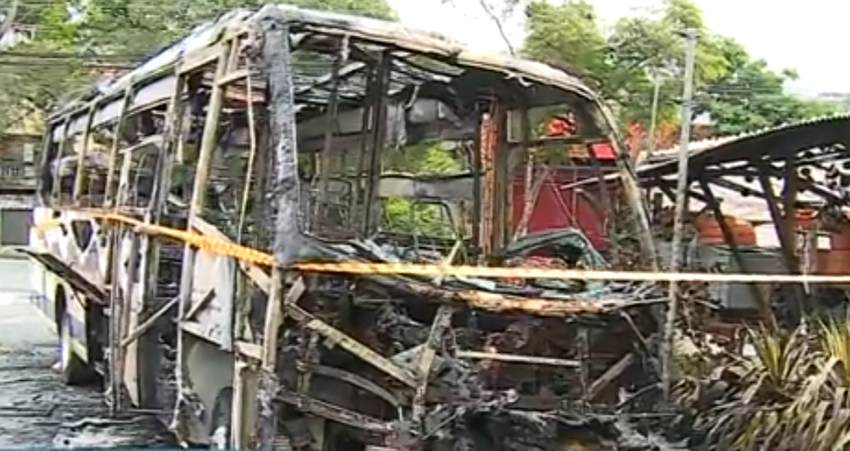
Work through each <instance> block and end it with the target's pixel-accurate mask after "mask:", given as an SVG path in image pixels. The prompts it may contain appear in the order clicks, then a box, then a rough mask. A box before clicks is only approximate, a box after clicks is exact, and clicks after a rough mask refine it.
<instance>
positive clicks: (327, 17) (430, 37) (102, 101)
mask: <svg viewBox="0 0 850 451" xmlns="http://www.w3.org/2000/svg"><path fill="white" fill-rule="evenodd" d="M269 21H275V22H278V23H289V24H293V23H294V24H298V25H302V26H305V27H308V28H313V29H315V31H322V32H324V33H328V34H342V35H349V36H354V37H357V38H360V39H362V40H364V41H369V42H374V43H376V44H383V45H386V46H389V47H392V48H394V49H397V50H398V51H410V52H414V53H418V54H423V55H428V56H432V57H434V58H436V59H440V60H445V61H450V62H451V63H452V64H456V65H458V66H462V67H468V68H476V69H483V70H487V71H493V72H501V73H502V74H504V75H505V77H506V78H520V79H523V80H525V81H531V82H537V83H540V84H543V85H549V86H553V87H555V88H559V89H562V90H564V91H569V92H572V93H574V94H577V95H578V96H580V97H582V98H583V99H584V100H585V101H587V102H588V103H590V104H593V105H595V106H596V109H598V110H599V112H600V113H601V114H602V115H603V116H604V119H605V120H604V121H602V122H604V123H606V128H608V127H607V124H611V123H613V122H612V121H611V115H610V112H609V111H608V110H607V108H606V107H605V103H604V101H603V99H602V97H601V96H600V95H599V94H597V93H596V92H595V91H594V90H593V89H591V88H590V87H589V86H587V85H586V84H585V83H584V82H583V81H581V80H580V79H579V78H577V77H575V76H573V75H570V74H568V73H566V72H564V71H562V70H559V69H555V68H553V67H551V66H548V65H546V64H543V63H539V62H535V61H530V60H524V59H520V58H516V57H513V56H511V55H508V54H505V53H499V52H486V51H485V52H482V51H477V50H474V49H471V48H470V47H468V46H466V45H464V44H463V43H461V42H459V41H457V40H454V39H451V38H448V37H446V36H444V35H441V34H439V33H435V32H430V31H426V30H420V29H415V28H410V27H406V26H404V25H402V24H400V23H397V22H389V21H383V20H378V19H372V18H368V17H361V16H354V15H349V14H340V13H332V12H326V11H316V10H308V9H302V8H297V7H294V6H291V5H266V6H264V7H263V8H262V9H260V10H259V11H256V12H252V11H249V10H245V9H237V10H233V11H230V12H228V13H226V14H224V15H223V16H222V17H220V18H219V19H218V20H214V21H211V22H207V23H204V24H202V25H199V26H198V27H196V28H195V29H194V30H193V31H192V32H191V33H190V34H189V36H187V37H186V38H184V39H182V40H180V41H178V42H177V43H176V44H174V45H172V46H170V47H168V48H166V49H164V50H162V51H161V52H159V53H158V54H156V55H155V56H153V57H151V58H149V59H148V60H147V61H146V62H144V63H143V64H142V65H140V66H139V67H137V68H136V69H134V70H132V71H130V72H128V73H127V74H125V75H123V76H122V77H120V78H118V79H117V80H115V81H114V82H112V83H109V84H107V85H105V86H97V87H95V88H94V89H91V90H89V94H88V95H84V96H81V97H78V98H76V99H74V100H70V101H67V102H65V103H64V105H62V106H60V107H59V108H57V109H55V110H54V111H53V112H51V114H50V116H49V118H48V123H51V124H53V123H56V122H64V121H66V120H68V118H69V117H70V118H71V123H70V124H68V130H67V131H68V133H69V135H73V134H76V133H79V132H81V131H82V130H83V129H84V128H85V126H86V121H87V119H86V112H87V111H89V110H90V109H91V108H92V107H95V108H96V111H95V112H94V118H93V121H92V126H98V125H102V124H105V123H108V122H110V121H112V120H115V119H117V117H118V116H119V114H120V111H121V106H122V105H121V104H122V97H123V95H124V92H125V91H126V90H127V89H130V88H135V91H136V92H134V93H133V101H132V108H139V107H141V106H144V105H148V104H152V103H155V102H160V101H164V100H167V99H168V98H169V96H170V95H171V93H172V92H173V89H174V86H175V83H176V77H175V76H173V75H174V73H173V68H174V67H175V66H176V65H177V64H179V62H180V61H181V60H182V59H183V58H184V57H186V56H188V55H191V54H193V53H195V52H199V51H201V50H203V49H205V48H209V47H210V46H212V45H214V44H215V43H216V42H217V41H218V40H219V39H220V37H221V36H222V35H223V34H225V33H227V32H234V31H236V32H239V31H241V30H245V31H248V30H250V29H252V28H258V26H259V25H260V24H262V23H264V22H265V23H267V22H269ZM612 132H614V133H616V132H615V131H614V130H603V133H606V134H607V133H612ZM62 135H63V130H61V128H59V127H57V128H55V129H54V130H53V132H52V138H53V140H56V141H58V140H61V139H62Z"/></svg>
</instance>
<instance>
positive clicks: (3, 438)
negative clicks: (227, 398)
mask: <svg viewBox="0 0 850 451" xmlns="http://www.w3.org/2000/svg"><path fill="white" fill-rule="evenodd" d="M26 266H27V265H26V263H25V262H10V261H7V260H2V259H0V313H2V314H0V449H2V448H23V447H26V448H31V447H49V448H66V449H74V448H89V449H91V448H101V449H109V448H124V447H132V448H162V447H168V445H169V443H167V436H166V435H165V434H164V433H163V431H162V430H161V428H160V427H159V425H158V424H157V423H156V421H155V420H152V419H150V418H146V417H126V418H121V419H114V420H113V419H109V418H108V416H107V415H108V413H107V412H106V408H105V406H104V404H103V397H102V396H101V394H100V392H99V390H96V389H90V390H89V389H81V388H70V387H66V386H65V385H64V384H63V383H62V382H61V381H60V380H59V377H58V376H57V375H56V374H54V373H52V372H51V371H50V366H51V365H52V364H53V363H54V361H55V357H56V354H57V351H56V338H55V336H54V334H53V332H52V331H51V328H50V326H49V323H48V322H47V320H46V319H44V318H43V317H42V316H40V314H39V313H38V312H37V311H36V310H35V308H34V307H32V306H31V305H30V304H29V303H28V302H27V297H28V295H30V294H31V291H30V290H29V289H27V286H26V285H25V284H24V282H22V281H23V280H26V279H25V277H27V276H26V275H25V273H26V272H27V270H28V268H27V267H26ZM13 276H14V277H13Z"/></svg>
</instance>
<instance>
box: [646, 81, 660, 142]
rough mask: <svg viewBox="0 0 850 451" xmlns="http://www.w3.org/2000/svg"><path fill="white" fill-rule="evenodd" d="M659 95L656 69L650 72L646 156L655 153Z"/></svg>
mask: <svg viewBox="0 0 850 451" xmlns="http://www.w3.org/2000/svg"><path fill="white" fill-rule="evenodd" d="M660 95H661V75H660V74H659V73H658V71H653V74H652V111H650V117H649V135H648V136H647V140H648V142H647V146H646V158H649V157H651V156H652V154H654V153H655V128H656V127H657V126H658V97H659V96H660Z"/></svg>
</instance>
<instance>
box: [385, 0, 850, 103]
mask: <svg viewBox="0 0 850 451" xmlns="http://www.w3.org/2000/svg"><path fill="white" fill-rule="evenodd" d="M444 1H445V0H390V3H391V4H393V6H394V7H395V8H396V10H397V11H398V12H399V13H400V15H401V19H402V21H404V22H405V23H406V24H407V25H410V26H414V27H418V28H424V29H429V30H434V31H439V32H441V33H443V34H446V35H448V36H451V37H453V38H455V39H458V40H461V41H464V42H466V43H468V44H470V45H472V46H474V47H478V48H490V49H499V50H504V49H505V48H506V47H505V45H504V43H503V41H502V39H501V38H500V37H499V34H498V30H497V29H496V27H495V26H494V25H493V23H492V22H491V21H490V20H488V19H487V16H486V15H485V14H484V13H483V11H482V9H481V7H480V6H479V2H478V0H449V3H453V4H454V5H455V6H451V5H450V4H446V3H444ZM592 3H593V4H594V5H596V8H597V10H598V11H599V13H600V15H601V16H602V18H603V20H605V21H608V22H613V21H614V20H616V19H617V17H619V16H621V15H624V14H627V13H628V12H629V11H630V10H632V9H635V8H638V7H641V6H647V5H650V6H651V5H653V4H657V3H656V2H654V1H653V0H592ZM696 3H697V4H698V5H699V6H700V7H701V8H702V9H703V11H705V15H706V20H707V22H708V25H709V27H711V28H712V29H713V30H715V31H717V32H720V33H722V34H725V35H729V36H732V37H735V38H736V39H738V40H739V41H740V42H741V43H743V44H744V45H745V46H746V47H747V49H748V50H749V52H750V53H751V54H752V55H754V56H757V57H760V58H764V59H765V60H767V61H768V62H769V63H770V65H771V67H773V68H775V69H782V68H786V67H793V68H796V69H797V70H798V71H799V73H800V77H801V78H800V81H798V82H796V83H795V84H794V87H795V88H796V89H797V90H801V91H804V92H807V93H818V92H850V58H848V57H847V56H846V55H844V52H839V51H838V50H839V49H841V48H843V47H844V43H845V42H846V41H847V39H848V36H847V32H846V31H844V30H845V29H846V21H847V17H850V2H844V1H840V0H806V1H805V2H775V3H774V2H772V1H768V0H696ZM507 28H508V31H509V35H510V37H511V39H512V40H513V41H514V42H515V43H519V42H520V41H521V39H522V29H523V24H522V23H520V22H516V23H510V24H508V27H507Z"/></svg>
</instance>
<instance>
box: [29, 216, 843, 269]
mask: <svg viewBox="0 0 850 451" xmlns="http://www.w3.org/2000/svg"><path fill="white" fill-rule="evenodd" d="M69 211H74V212H75V213H78V214H81V215H84V216H90V217H92V218H95V219H101V220H104V221H112V222H119V223H123V224H127V225H130V226H133V227H134V228H135V229H136V230H138V231H139V232H142V233H146V234H150V235H158V236H162V237H166V238H170V239H173V240H176V241H181V242H185V243H188V244H191V245H192V246H195V247H197V248H199V249H203V250H205V251H208V252H211V253H214V254H218V255H225V256H228V257H233V258H236V259H239V260H244V261H247V262H250V263H254V264H257V265H261V266H274V265H275V261H274V257H273V256H272V255H271V254H269V253H267V252H263V251H260V250H257V249H253V248H250V247H246V246H242V245H238V244H236V243H233V242H231V241H227V240H222V239H218V238H212V237H209V236H206V235H203V234H199V233H193V232H189V231H186V230H180V229H174V228H171V227H164V226H161V225H154V224H146V223H145V222H143V221H140V220H138V219H135V218H133V217H130V216H126V215H122V214H117V213H114V212H104V211H102V210H69ZM58 225H59V221H58V220H55V219H54V220H47V221H44V222H42V223H40V224H36V225H35V226H34V227H35V228H36V229H38V230H40V231H45V230H46V229H49V228H55V227H58ZM292 269H295V270H299V271H306V272H325V273H338V274H361V275H365V274H383V275H390V274H399V275H400V274H403V275H418V276H439V275H443V276H463V277H496V278H527V279H577V280H598V281H614V280H617V281H630V282H672V281H677V282H725V283H730V282H744V283H811V284H821V283H822V284H850V275H792V274H719V273H671V272H645V271H644V272H635V271H597V270H592V271H591V270H581V269H545V268H505V267H502V268H494V267H484V266H448V267H447V266H445V265H423V264H412V263H368V262H342V263H340V262H335V263H323V262H314V263H306V262H300V263H296V264H295V265H293V268H292Z"/></svg>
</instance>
